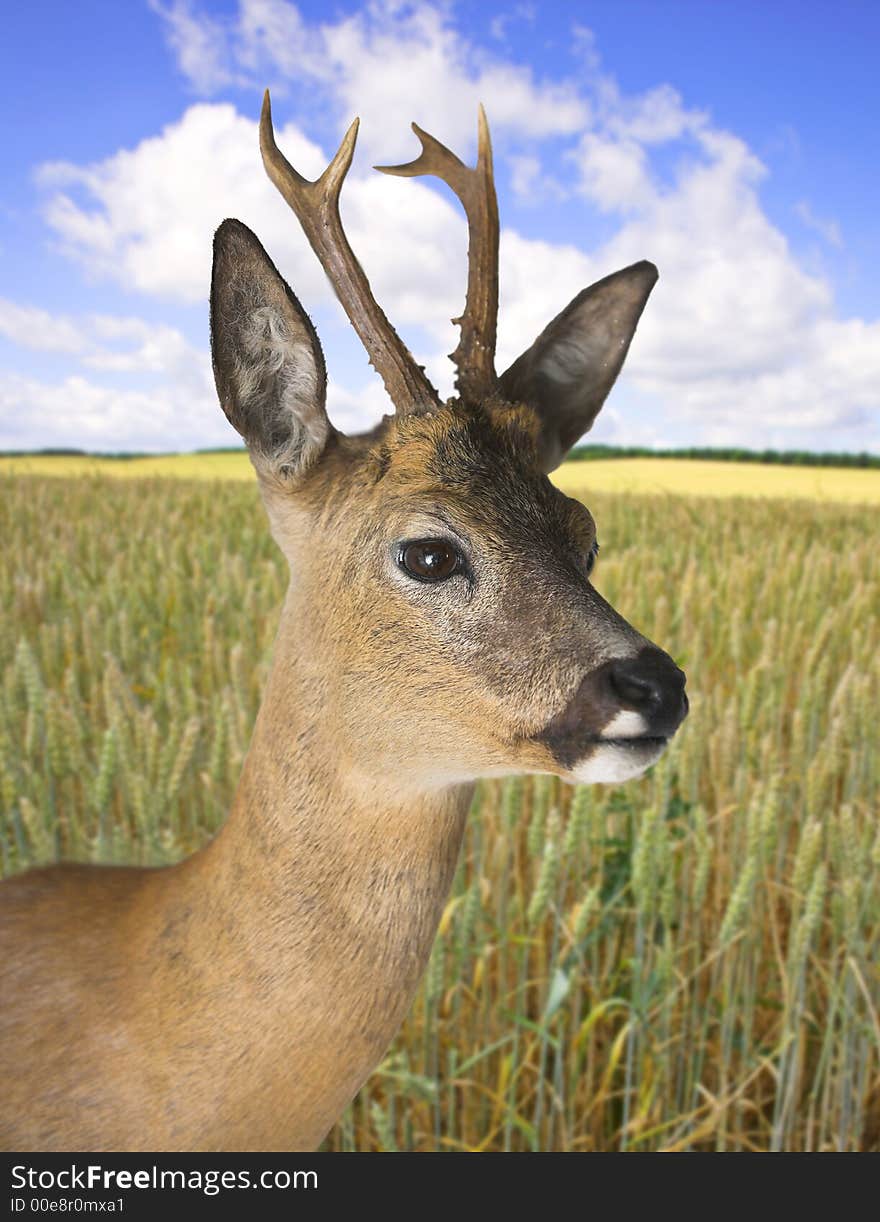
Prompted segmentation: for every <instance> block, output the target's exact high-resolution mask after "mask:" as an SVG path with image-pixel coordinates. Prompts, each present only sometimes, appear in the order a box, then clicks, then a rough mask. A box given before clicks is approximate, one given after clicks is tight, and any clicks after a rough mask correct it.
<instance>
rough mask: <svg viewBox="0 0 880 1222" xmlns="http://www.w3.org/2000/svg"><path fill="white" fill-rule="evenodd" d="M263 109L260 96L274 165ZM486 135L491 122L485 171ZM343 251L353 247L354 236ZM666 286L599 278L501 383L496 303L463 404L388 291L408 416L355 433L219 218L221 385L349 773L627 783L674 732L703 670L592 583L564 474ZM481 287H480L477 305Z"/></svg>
mask: <svg viewBox="0 0 880 1222" xmlns="http://www.w3.org/2000/svg"><path fill="white" fill-rule="evenodd" d="M266 122H267V111H264V120H263V138H264V156H265V153H266V144H267V135H266ZM420 134H421V135H422V139H423V144H424V145H425V148H426V152H428V151H430V150H431V149H432V148H433V145H430V144H428V143H427V141H430V137H425V136H424V134H422V133H420ZM271 147H272V148H274V141H273V142H272V145H271ZM437 147H438V148H440V149H441V150H442V146H437ZM343 148H345V146H343ZM487 149H488V135H487V134H486V135H485V136H484V137H483V138H482V140H481V160H482V161H483V162H485V160H486V159H487V157H488V152H487V151H486V150H487ZM276 152H277V150H276ZM443 153H444V154H447V155H448V157H452V154H448V153H447V150H443ZM279 156H280V154H279ZM348 156H349V158H350V151H349V153H348ZM424 156H425V155H424V154H423V158H422V159H420V161H421V160H423V159H424ZM456 160H457V159H456ZM337 161H338V157H337ZM415 164H416V165H418V164H419V163H415ZM285 165H286V163H285ZM334 165H336V161H335V162H334V163H333V164H332V165H331V167H330V168H329V170H328V171H327V174H326V175H325V178H326V177H327V176H330V177H331V178H332V177H333V175H332V171H333V169H334ZM457 165H458V166H459V167H460V171H461V174H477V173H478V171H479V168H480V167H479V166H478V171H466V170H465V168H464V167H463V166H461V163H460V162H458V163H457ZM400 169H401V168H399V170H400ZM490 169H491V164H490ZM402 170H403V171H404V172H409V170H410V167H403V168H402ZM287 171H289V172H290V174H293V175H295V171H292V170H291V168H290V167H289V166H288V167H287ZM271 172H272V171H271V168H270V173H271ZM456 174H458V171H456ZM273 177H274V175H273ZM450 177H453V178H454V175H451V176H450ZM291 181H293V183H294V188H295V192H294V200H295V201H296V202H295V203H294V206H295V207H296V208H297V210H298V211H299V210H300V209H301V208H305V207H306V205H304V204H303V203H302V199H301V197H300V195H299V194H298V193H299V192H300V191H301V190H302V189H304V188H305V189H312V190H316V189H317V188H319V187H320V186H321V183H322V182H323V181H324V180H323V179H322V180H319V181H318V183H317V184H308V183H306V184H303V180H299V179H298V176H297V178H296V179H293V180H289V179H287V178H285V179H284V183H285V186H288V187H289V186H290V182H291ZM339 181H340V182H341V179H340V180H339ZM447 181H450V179H449V178H448V179H447ZM463 181H464V184H465V185H464V186H462V181H461V180H460V178H459V179H455V181H450V185H453V187H454V189H456V191H457V193H458V194H459V195H460V196H461V197H462V198H463V202H465V205H466V207H468V202H469V200H470V203H471V206H474V207H475V205H474V204H473V200H472V199H471V197H469V196H468V190H469V189H470V188H471V187H473V180H468V179H465V180H463ZM489 181H491V179H490V180H489ZM456 184H457V185H456ZM468 184H470V186H468ZM279 185H280V184H279ZM459 187H461V190H459ZM483 187H484V189H485V180H484V181H483ZM294 188H290V189H291V191H293V190H294ZM336 189H337V191H338V187H337V188H336ZM285 194H287V192H285ZM492 200H493V201H494V192H493V193H492ZM291 202H292V203H293V202H294V201H293V200H291ZM334 207H335V201H334ZM333 211H334V210H333V209H331V216H330V219H331V222H332V221H333V215H332V213H333ZM489 211H490V212H491V209H489ZM469 214H470V213H469ZM301 219H302V218H301ZM325 219H326V218H325ZM303 224H304V227H305V228H306V231H307V233H309V236H310V237H312V234H311V233H310V231H309V225H308V224H307V223H306V221H305V220H304V221H303ZM335 224H336V225H338V212H336V213H335ZM331 227H332V226H331ZM326 228H327V225H326V224H325V225H324V226H319V227H317V228H316V237H315V238H314V239H313V245H315V246H316V249H318V248H319V246H320V243H321V241H322V240H323V238H322V237H321V234H322V232H324V231H326ZM335 242H336V247H335V248H334V250H335V251H338V249H339V246H340V244H342V243H344V250H345V251H348V247H347V243H345V240H344V235H341V229H340V230H339V232H338V234H337V235H336V238H335ZM473 245H474V243H473V240H472V246H473ZM490 245H491V243H490ZM319 253H320V251H319ZM348 253H349V254H350V251H349V252H348ZM352 259H353V256H352ZM327 263H330V265H331V266H330V267H328V270H329V271H330V274H331V277H333V278H335V277H334V265H333V261H332V260H331V259H330V257H329V255H328V256H327V259H325V265H326V264H327ZM355 266H356V264H355ZM357 271H358V272H360V269H359V268H357ZM471 271H472V273H473V271H474V261H473V260H472V263H471ZM351 274H352V273H351V270H350V269H349V270H348V275H349V278H350V277H351ZM360 275H361V276H362V275H363V273H362V272H361V273H360ZM481 275H485V267H483V268H482V271H481ZM655 280H656V271H655V269H654V268H653V267H652V266H651V265H650V264H636V265H634V266H633V267H631V268H627V269H625V270H624V271H622V272H619V273H617V274H616V275H614V276H610V277H607V278H606V279H605V280H603V281H600V282H599V283H598V284H597V285H593V286H592V287H591V288H589V289H587V290H585V291H584V292H583V293H581V294H579V296H578V297H576V298H575V300H574V301H573V302H572V303H571V304H570V305H569V306H568V307H567V308H566V310H564V311H563V312H562V314H560V315H559V316H558V317H557V318H556V319H555V320H554V321H553V322H552V323H551V324H550V325H549V327H547V328H546V330H545V331H544V332H543V333H542V334H541V335H540V336H539V337H538V339H537V340H536V341H535V343H534V344H533V345H532V346H531V347H530V348H529V349H528V350H527V351H526V352H525V353H523V355H522V356H521V357H520V358H519V360H518V361H516V362H514V364H513V365H512V366H511V367H510V369H509V370H508V371H507V372H506V373H505V374H503V375H502V376H501V377H500V378H495V376H494V371H492V370H491V369H489V370H487V369H486V367H485V361H484V357H485V352H486V349H487V343H488V340H487V335H488V331H489V330H491V333H492V334H491V339H492V341H493V342H494V316H493V317H492V319H491V328H490V327H489V324H488V322H487V321H486V319H485V317H484V318H483V319H482V322H481V321H480V319H479V318H477V319H476V320H475V319H474V318H473V317H472V318H471V319H470V321H469V323H468V322H467V321H465V322H463V325H462V345H461V346H463V347H467V346H468V344H470V346H471V347H472V348H474V349H475V351H477V352H479V353H481V354H482V357H481V358H480V359H481V360H483V367H482V368H481V366H480V360H475V361H474V362H472V363H471V364H470V365H469V366H468V367H467V368H468V371H469V376H468V377H465V376H463V375H461V374H460V377H459V383H458V384H459V390H460V391H461V398H459V399H454V400H450V401H449V402H448V403H447V404H445V405H441V404H440V403H439V401H438V400H437V398H436V394H435V393H434V392H433V390H432V389H431V388H430V387H429V386H428V387H427V390H426V389H425V386H427V384H426V383H425V384H424V385H422V382H423V381H424V377H423V374H422V373H421V370H419V369H418V367H417V366H415V364H414V362H412V358H410V357H409V354H408V353H406V350H405V349H403V347H402V345H400V342H399V340H398V339H397V337H396V335H394V333H393V332H391V331H390V328H388V324H387V321H385V320H384V315H381V312H378V307H376V306H375V303H373V302H372V298H368V300H367V305H366V306H365V307H364V311H363V313H362V314H358V315H357V321H360V322H361V324H363V323H364V316H363V314H364V313H370V318H369V324H370V326H369V327H368V326H363V330H364V331H367V332H368V334H370V339H371V343H372V345H373V346H372V347H371V349H370V350H371V354H372V355H373V357H374V363H375V364H377V367H378V368H379V369H380V372H382V373H383V376H385V380H386V385H388V386H389V390H391V391H392V392H395V398H396V399H397V401H398V411H397V413H396V414H395V415H394V416H391V417H386V418H385V420H384V421H383V423H382V424H381V425H380V426H378V427H377V429H375V430H374V431H373V433H371V434H368V435H365V436H362V437H343V436H341V435H340V434H339V433H337V432H336V431H335V430H334V429H333V427H332V426H331V424H330V422H329V420H328V419H327V416H326V412H325V410H324V392H325V374H324V361H323V356H322V354H321V349H320V345H319V343H318V339H317V336H316V335H315V332H314V329H313V328H312V325H311V323H310V321H309V319H308V317H307V316H306V314H305V312H304V311H303V310H302V307H301V306H300V305H299V303H298V302H297V300H296V298H295V297H294V296H293V294H292V293H291V291H290V289H289V288H288V287H287V285H286V284H285V283H284V281H283V280H282V279H281V277H280V276H279V275H278V273H277V271H276V270H275V268H274V266H273V265H272V263H271V262H270V260H269V259H268V257H267V256H266V254H265V252H264V251H263V249H262V247H261V246H260V244H259V242H258V241H257V239H256V238H255V237H254V236H253V234H251V233H250V231H249V230H247V229H246V228H245V227H244V226H243V225H241V224H239V223H238V222H235V221H227V222H224V224H223V225H222V226H221V228H220V230H219V231H218V234H217V238H216V241H215V263H214V278H213V286H212V296H211V310H212V349H213V358H214V369H215V376H216V380H217V387H218V393H219V395H220V401H221V404H222V406H223V408H224V410H225V412H226V414H227V416H228V417H229V419H230V420H231V421H232V423H233V424H234V425H235V426H236V428H238V430H239V432H241V433H242V435H243V436H244V437H245V439H246V441H247V443H248V446H249V449H250V453H251V457H252V460H253V462H254V466H255V467H256V470H257V474H258V477H259V482H260V487H261V490H262V493H263V498H264V501H265V503H266V506H267V509H268V512H269V517H270V522H271V524H272V529H273V533H274V535H275V538H276V540H277V541H278V543H279V544H280V546H281V547H282V549H283V550H284V552H285V553H286V555H287V556H288V558H289V560H290V563H291V568H292V571H293V575H294V580H293V583H292V587H291V593H290V595H289V601H291V602H292V603H293V604H294V605H295V611H296V616H295V618H296V623H297V624H298V625H299V628H298V631H300V632H301V633H302V635H303V641H302V642H301V648H300V650H299V653H300V656H301V657H305V656H308V658H309V659H310V665H311V666H312V667H313V669H314V671H315V673H316V674H320V675H321V676H322V680H321V699H322V701H323V704H324V710H325V713H326V714H327V716H328V717H329V719H330V721H331V724H333V726H334V728H335V732H336V734H337V735H338V739H339V749H340V752H342V753H344V754H345V756H346V757H347V758H348V759H349V761H350V762H351V763H352V764H353V765H355V766H357V767H360V768H362V769H363V770H365V771H367V772H372V773H374V775H375V774H376V773H377V770H378V772H379V774H382V775H386V776H402V775H405V776H406V777H407V778H408V779H409V780H412V781H414V782H416V783H418V784H420V785H425V784H429V785H430V784H438V785H442V784H449V783H454V782H458V781H465V780H470V779H473V778H475V777H479V776H485V775H493V774H494V775H499V774H504V773H510V772H523V771H525V772H552V773H557V774H559V775H561V776H564V777H565V778H567V779H568V780H582V781H621V780H625V779H628V778H630V777H634V776H637V775H639V774H640V773H641V772H643V771H644V770H645V768H647V767H648V766H649V765H650V764H652V763H653V762H654V761H655V760H656V759H657V758H659V756H660V754H661V753H662V751H663V749H664V748H665V746H666V744H667V742H668V740H669V739H670V737H671V736H672V735H673V734H674V733H675V731H676V729H677V728H678V726H679V724H680V723H681V721H682V720H683V718H684V716H685V715H686V712H687V699H686V697H685V695H684V675H683V674H682V672H681V671H680V670H679V669H678V668H677V667H676V666H675V664H674V663H673V662H672V660H671V659H670V658H669V657H668V655H667V654H665V653H663V652H662V651H661V650H660V649H658V648H657V647H656V646H654V645H652V644H651V643H650V642H649V641H647V640H646V639H645V638H644V637H642V636H641V635H640V634H639V633H638V632H637V631H636V630H635V629H634V628H633V627H631V626H630V625H629V624H628V623H627V622H626V620H624V619H623V618H622V617H621V616H620V615H619V614H618V613H617V612H616V611H615V610H614V609H613V608H612V607H611V606H610V605H609V604H608V603H607V602H606V601H605V600H604V599H603V598H602V597H601V595H599V593H598V592H597V591H596V590H595V589H594V588H593V586H592V585H591V583H590V572H591V569H592V562H593V559H594V557H595V550H596V543H597V539H596V524H595V523H594V521H593V519H592V517H591V515H590V514H589V512H588V511H587V510H586V509H585V508H584V507H583V506H582V505H581V504H580V503H579V502H576V501H573V500H571V499H570V498H568V497H566V496H565V495H563V494H562V493H561V492H560V491H559V490H558V489H556V488H555V487H554V486H553V485H552V484H551V482H550V480H549V479H548V478H547V472H548V471H549V470H552V468H553V467H554V466H556V465H557V463H558V462H559V461H560V460H561V458H562V457H563V456H564V455H565V453H566V452H567V451H568V449H569V448H570V447H571V445H572V444H573V443H574V442H575V441H576V440H577V439H578V438H579V437H580V436H581V435H582V434H583V433H584V432H586V430H587V429H588V428H589V427H590V425H591V424H592V421H593V420H594V419H595V416H596V415H597V413H598V411H599V409H600V407H601V405H602V402H603V401H604V398H605V396H606V394H607V393H608V390H609V389H610V387H611V385H612V383H613V381H614V379H615V377H616V375H617V372H618V371H619V369H620V367H621V365H622V363H623V359H624V357H625V354H626V351H627V349H628V346H629V343H630V340H631V338H632V335H633V332H634V331H635V327H636V323H637V321H638V318H639V315H640V314H641V311H642V309H643V307H644V304H645V301H646V300H647V296H648V294H649V292H650V290H651V288H652V287H653V284H654V282H655ZM363 283H364V286H365V285H366V281H365V280H364V282H363ZM477 288H479V285H477ZM366 291H367V293H368V292H369V290H368V287H367V289H366ZM475 294H476V295H479V294H477V293H476V289H475V285H474V283H473V282H472V283H471V285H470V286H469V294H468V301H469V307H470V303H471V299H472V296H474V295H475ZM489 296H490V297H491V296H492V294H491V292H490V294H489ZM342 300H343V304H345V298H344V297H343V298H342ZM347 308H348V307H347ZM493 308H494V307H493ZM349 312H350V313H352V312H353V311H352V310H349ZM355 313H356V312H355ZM353 321H355V319H353ZM357 321H356V325H357ZM383 321H384V326H385V327H386V328H388V334H386V335H385V336H384V342H385V347H384V348H380V349H379V351H378V353H377V351H376V348H375V342H376V341H375V335H374V334H373V333H374V332H375V330H376V327H377V325H379V326H380V327H381V323H382V322H383ZM361 329H362V328H361V327H359V330H361ZM391 337H393V338H391ZM395 345H399V347H395ZM401 352H402V353H403V354H404V356H405V358H406V359H407V360H408V362H409V364H405V365H404V367H403V373H401V369H400V368H399V367H398V363H399V360H400V359H401V358H400V354H401ZM377 356H378V359H377ZM459 359H460V360H461V361H462V362H464V359H465V358H464V357H460V358H459ZM383 362H384V367H383ZM490 364H491V353H490ZM404 373H405V375H406V376H405V377H404V376H403V374H404ZM420 378H421V380H422V381H421V382H420ZM401 401H403V402H404V403H405V405H406V406H405V408H404V409H403V410H402V409H401V407H400V403H401Z"/></svg>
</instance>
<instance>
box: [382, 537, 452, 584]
mask: <svg viewBox="0 0 880 1222" xmlns="http://www.w3.org/2000/svg"><path fill="white" fill-rule="evenodd" d="M397 563H398V564H399V565H400V567H401V568H402V569H403V571H404V572H405V573H406V574H408V576H410V577H414V578H415V579H416V581H431V582H433V581H446V580H447V578H449V577H452V576H453V575H454V574H455V573H457V572H459V570H460V569H461V567H462V557H461V554H460V552H458V551H457V549H456V548H454V547H453V546H452V544H451V543H447V541H446V540H445V539H417V540H415V542H413V543H402V544H401V545H400V550H399V552H398V554H397Z"/></svg>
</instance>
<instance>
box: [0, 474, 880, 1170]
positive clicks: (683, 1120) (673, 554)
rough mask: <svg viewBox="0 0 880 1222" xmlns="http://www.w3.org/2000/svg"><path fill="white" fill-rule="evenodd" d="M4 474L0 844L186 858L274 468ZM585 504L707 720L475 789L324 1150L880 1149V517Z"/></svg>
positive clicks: (606, 574) (634, 608)
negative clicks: (601, 767)
mask: <svg viewBox="0 0 880 1222" xmlns="http://www.w3.org/2000/svg"><path fill="white" fill-rule="evenodd" d="M599 466H600V464H589V467H588V468H585V470H586V469H588V470H589V471H590V472H594V471H595V469H596V468H598V467H599ZM762 470H763V469H762ZM774 474H776V472H774ZM784 474H788V472H784ZM854 474H856V473H854V472H847V473H846V476H845V478H847V479H852V477H853V475H854ZM0 492H2V496H0V527H2V544H0V590H2V600H3V616H2V622H0V805H2V821H0V852H2V864H3V868H4V870H5V871H7V872H9V871H12V870H17V869H20V868H22V867H24V866H25V865H27V864H29V863H32V862H36V861H46V860H50V859H53V858H55V857H57V856H59V855H62V854H63V855H66V856H73V857H78V858H88V859H92V860H100V861H120V860H125V861H142V862H143V861H150V862H157V861H170V860H173V859H175V858H177V857H179V856H181V855H183V854H185V853H187V852H189V851H191V850H192V849H194V848H195V847H197V846H198V845H199V844H200V843H202V842H203V840H204V839H205V837H206V836H208V835H209V834H210V832H211V830H212V829H213V828H215V827H216V826H217V824H218V822H219V821H220V820H221V819H222V818H223V816H224V813H225V811H226V810H227V808H228V805H229V801H230V797H231V794H232V792H233V788H234V785H235V782H236V778H237V775H238V771H239V768H240V765H241V760H242V755H243V751H244V749H245V746H246V744H247V741H248V737H249V734H250V729H251V726H252V723H253V719H254V715H255V712H256V709H257V705H258V701H259V696H260V690H261V687H262V684H263V681H264V678H265V675H266V670H267V666H268V662H269V653H270V648H271V642H272V637H273V633H274V629H275V623H276V613H277V608H278V606H279V602H280V597H281V593H282V588H283V582H284V572H283V565H282V562H281V559H280V557H279V556H278V555H277V554H276V552H275V550H274V547H273V545H272V543H271V542H270V539H269V536H268V532H267V530H266V528H265V524H264V520H263V515H262V512H261V510H260V507H259V505H258V502H257V497H256V494H255V491H254V489H253V486H252V485H247V486H245V485H238V484H233V483H228V484H225V485H212V484H208V483H198V482H184V481H178V482H172V481H167V480H153V481H144V482H131V481H124V482H123V481H116V480H107V479H103V478H100V479H99V478H86V479H79V480H72V481H65V480H63V479H55V480H47V479H39V478H11V477H6V478H2V479H0ZM590 507H591V509H592V510H593V512H594V513H595V515H596V517H597V519H598V521H599V524H600V532H601V538H602V559H601V562H600V566H599V569H598V571H597V584H598V585H599V587H600V588H601V589H602V590H603V592H604V593H605V594H606V595H608V596H609V597H610V598H611V599H612V600H613V601H615V602H616V603H617V604H618V605H619V606H620V608H621V610H622V611H623V612H624V614H626V615H627V617H628V618H631V619H632V620H633V622H634V623H636V624H637V625H638V626H639V627H640V628H642V629H643V630H644V631H646V632H647V633H649V634H650V635H651V636H652V637H654V638H655V639H657V640H658V641H659V642H661V643H662V644H663V645H664V646H666V647H668V648H669V649H670V651H671V652H672V653H673V654H674V655H675V656H676V657H677V658H678V659H679V660H681V661H682V663H683V665H685V667H686V669H687V671H688V676H689V689H690V691H691V692H692V695H693V702H692V705H693V711H692V715H691V717H690V719H689V721H688V722H687V723H686V725H685V727H684V729H683V730H682V732H681V735H680V736H679V740H677V742H676V744H675V746H674V748H673V749H672V750H671V751H670V753H669V755H668V757H667V759H666V760H665V761H664V762H663V763H662V765H661V766H660V767H658V768H657V769H655V770H654V772H653V773H652V774H651V775H650V776H649V777H647V778H645V779H644V780H642V781H639V782H636V783H631V784H628V785H626V786H622V787H594V788H590V789H588V788H583V789H578V790H572V789H570V788H568V787H567V786H564V785H562V784H560V783H558V782H557V781H555V780H552V779H546V778H538V779H536V780H527V781H522V780H512V781H509V782H507V783H504V784H495V783H493V784H486V785H484V786H482V787H481V789H480V791H479V793H478V798H477V807H478V809H476V810H475V811H474V816H473V818H472V819H471V821H470V824H469V830H468V834H467V840H466V844H465V851H464V856H463V860H462V863H461V866H460V869H459V871H458V875H457V878H456V883H455V887H454V891H453V895H452V897H451V899H450V902H449V905H448V907H447V909H446V913H445V915H444V917H443V921H442V925H441V930H440V934H439V937H438V940H437V944H436V948H435V951H434V955H433V958H432V961H431V965H430V968H429V971H428V973H427V977H426V979H425V981H424V983H423V987H422V989H421V990H420V993H419V997H418V1000H417V1002H416V1004H415V1006H414V1008H413V1011H412V1013H411V1015H410V1017H409V1019H408V1021H407V1023H406V1026H405V1027H404V1029H403V1031H402V1032H401V1034H400V1036H399V1038H398V1040H397V1041H396V1043H395V1045H394V1048H393V1049H392V1051H391V1052H390V1054H389V1056H388V1058H387V1060H386V1061H385V1063H384V1064H383V1066H382V1067H381V1069H380V1070H379V1071H378V1072H377V1073H376V1074H375V1075H374V1076H373V1078H372V1079H371V1080H370V1082H369V1083H368V1085H367V1086H366V1087H365V1088H364V1090H363V1091H362V1092H361V1095H360V1096H359V1098H358V1099H357V1100H356V1101H355V1103H354V1105H353V1106H352V1108H351V1109H350V1110H349V1112H348V1113H347V1115H346V1117H345V1118H344V1119H343V1121H342V1122H341V1123H340V1125H339V1126H338V1127H337V1129H336V1130H334V1133H333V1135H332V1136H331V1138H330V1143H329V1144H330V1145H331V1147H334V1148H340V1149H342V1148H344V1149H350V1148H357V1149H380V1148H381V1149H392V1148H400V1149H434V1148H440V1149H468V1150H470V1149H510V1148H512V1149H568V1150H596V1149H620V1148H634V1149H768V1148H776V1149H780V1148H781V1149H789V1150H800V1149H854V1148H858V1147H860V1146H870V1145H872V1144H876V1143H877V1140H878V1136H877V1134H878V1127H880V1020H878V1003H880V981H878V969H877V964H878V961H880V922H878V916H880V888H878V874H880V827H878V820H877V811H878V790H880V752H878V751H877V750H876V726H877V721H878V711H880V676H878V668H877V656H878V647H880V639H878V636H880V628H878V619H877V616H876V608H877V606H878V602H880V588H878V587H880V557H878V548H877V538H878V526H880V514H878V511H877V510H876V509H866V508H860V509H855V508H849V507H845V506H835V505H819V504H813V503H808V502H779V503H777V504H775V505H774V506H773V508H772V512H769V511H768V506H767V505H766V504H764V503H762V502H750V501H734V502H731V501H722V500H716V501H695V500H690V499H685V498H673V497H668V496H665V497H647V496H642V497H630V498H623V497H619V496H612V495H608V494H598V495H596V496H594V497H592V498H591V499H590Z"/></svg>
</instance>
